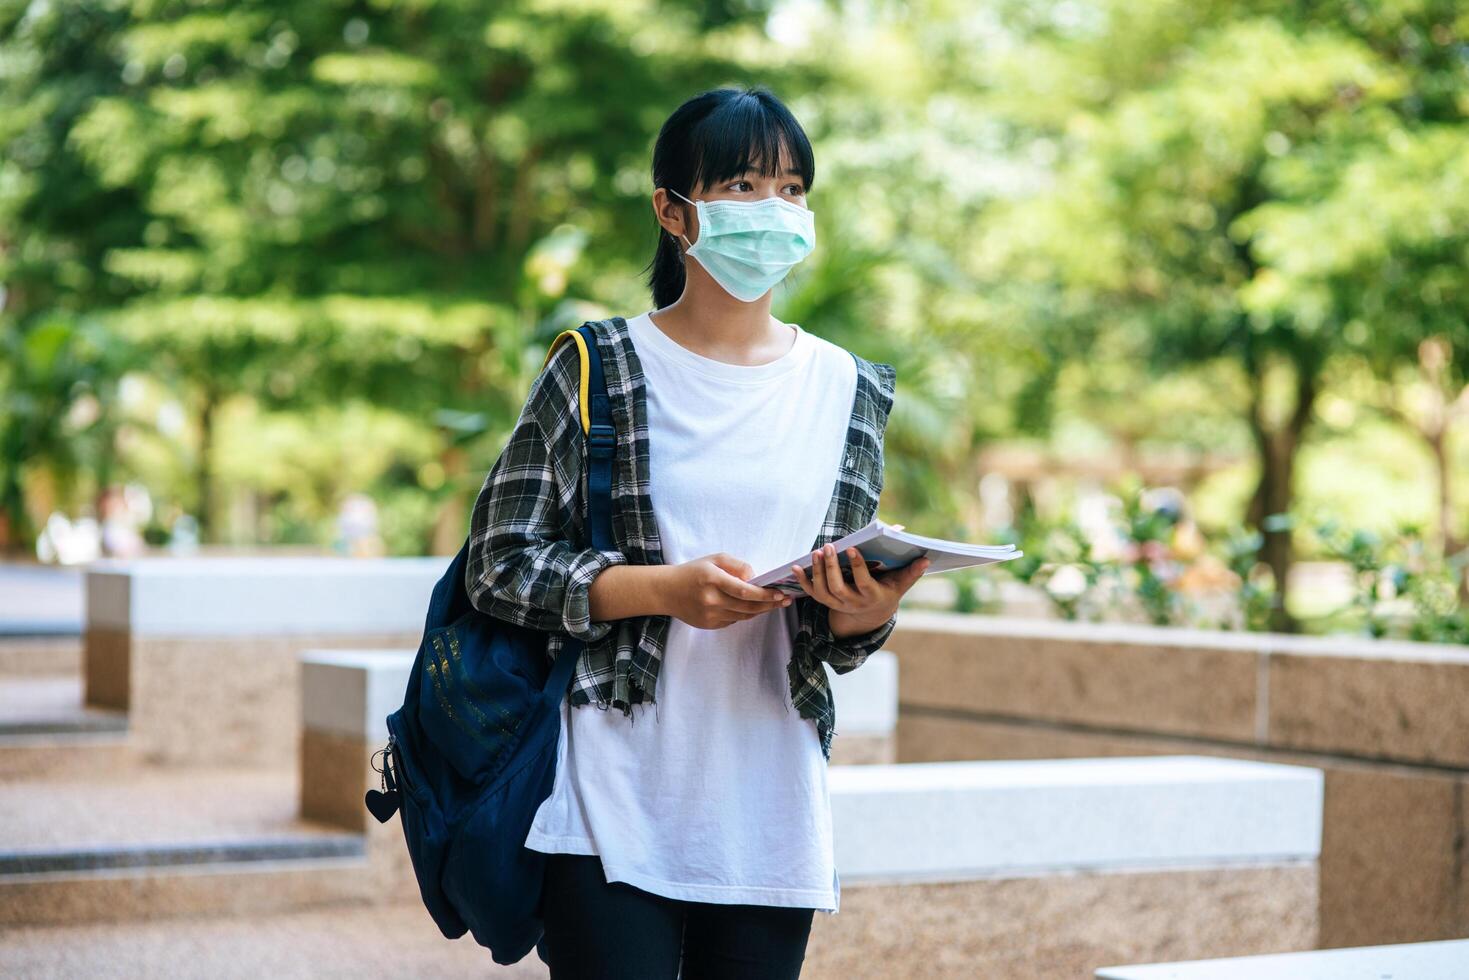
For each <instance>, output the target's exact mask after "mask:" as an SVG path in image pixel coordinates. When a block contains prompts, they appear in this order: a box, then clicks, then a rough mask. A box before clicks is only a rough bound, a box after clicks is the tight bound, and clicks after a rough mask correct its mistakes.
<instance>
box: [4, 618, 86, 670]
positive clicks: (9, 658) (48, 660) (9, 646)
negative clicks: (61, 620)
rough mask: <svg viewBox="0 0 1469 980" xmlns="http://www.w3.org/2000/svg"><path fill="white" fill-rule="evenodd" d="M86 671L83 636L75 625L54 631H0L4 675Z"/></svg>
mask: <svg viewBox="0 0 1469 980" xmlns="http://www.w3.org/2000/svg"><path fill="white" fill-rule="evenodd" d="M81 672H82V637H81V634H80V633H79V632H78V631H77V630H76V628H75V627H73V626H66V627H64V628H58V629H56V630H53V631H50V632H25V633H6V632H4V631H3V630H0V678H8V677H26V676H36V675H40V676H47V675H51V676H62V677H76V676H80V675H81Z"/></svg>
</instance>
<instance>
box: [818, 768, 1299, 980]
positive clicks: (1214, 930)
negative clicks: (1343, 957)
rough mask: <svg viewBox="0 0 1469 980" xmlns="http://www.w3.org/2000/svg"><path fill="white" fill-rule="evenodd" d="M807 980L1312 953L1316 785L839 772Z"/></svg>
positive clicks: (1293, 775) (1067, 772)
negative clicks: (835, 889) (828, 897)
mask: <svg viewBox="0 0 1469 980" xmlns="http://www.w3.org/2000/svg"><path fill="white" fill-rule="evenodd" d="M829 785H830V788H831V797H832V815H833V824H834V828H833V829H834V833H835V838H836V842H835V843H836V860H837V868H838V873H839V874H840V876H841V879H842V884H843V894H842V901H841V907H840V909H839V911H838V913H837V914H836V915H834V916H827V915H822V914H818V915H817V916H816V919H815V922H814V924H813V930H812V935H811V941H810V946H809V951H808V954H807V964H808V972H809V974H810V975H811V976H816V977H825V976H831V977H842V978H844V980H851V978H855V977H879V976H907V975H922V976H925V977H950V976H952V977H975V976H986V977H989V976H993V977H1006V978H1007V980H1024V978H1030V977H1034V978H1050V977H1059V976H1085V975H1088V974H1089V973H1090V971H1093V970H1095V969H1097V968H1098V967H1099V966H1101V965H1103V964H1106V963H1115V962H1118V961H1121V960H1128V959H1132V960H1140V959H1146V958H1148V957H1149V956H1151V955H1153V954H1149V953H1142V955H1138V954H1139V953H1140V952H1141V951H1143V950H1152V951H1155V952H1156V954H1158V956H1160V957H1161V956H1165V955H1172V954H1176V953H1178V952H1180V951H1187V952H1186V953H1185V955H1192V956H1208V955H1227V954H1233V953H1251V952H1263V951H1275V950H1280V949H1311V948H1313V947H1314V946H1315V945H1316V933H1317V917H1316V904H1317V901H1316V900H1317V858H1318V855H1319V853H1320V845H1321V805H1322V776H1321V773H1320V771H1319V770H1316V769H1312V768H1309V767H1297V766H1283V765H1275V764H1268V763H1257V762H1248V761H1243V760H1234V759H1220V758H1212V757H1207V756H1154V757H1145V758H1114V759H1058V760H1040V761H996V762H935V763H904V764H897V765H871V766H833V767H832V768H831V770H830V783H829Z"/></svg>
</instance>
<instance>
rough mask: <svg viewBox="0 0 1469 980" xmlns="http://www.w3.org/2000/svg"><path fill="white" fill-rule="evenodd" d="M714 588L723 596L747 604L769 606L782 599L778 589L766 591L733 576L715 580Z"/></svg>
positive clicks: (782, 596) (782, 594) (782, 595)
mask: <svg viewBox="0 0 1469 980" xmlns="http://www.w3.org/2000/svg"><path fill="white" fill-rule="evenodd" d="M714 584H715V586H716V587H717V588H718V589H719V591H721V592H723V593H724V594H725V595H727V596H730V597H732V598H735V599H743V600H745V601H747V602H761V603H764V604H765V605H767V606H768V605H770V604H771V603H773V602H779V601H780V600H781V599H782V598H784V595H785V594H784V593H783V592H781V591H780V590H779V589H767V588H763V587H761V586H758V585H751V584H750V583H749V582H745V581H742V580H740V579H738V578H735V577H734V576H733V575H725V576H722V577H720V578H717V579H715V581H714Z"/></svg>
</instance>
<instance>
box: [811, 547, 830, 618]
mask: <svg viewBox="0 0 1469 980" xmlns="http://www.w3.org/2000/svg"><path fill="white" fill-rule="evenodd" d="M825 550H826V549H825V548H818V549H817V550H815V551H813V552H812V553H811V594H812V595H813V596H815V598H816V601H817V602H819V603H821V604H822V605H823V606H830V605H834V604H835V603H836V597H835V596H833V595H832V594H831V590H830V589H828V588H827V587H826V580H827V578H828V576H827V573H826V556H825V555H823V554H822V552H823V551H825Z"/></svg>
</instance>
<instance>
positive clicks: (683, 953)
mask: <svg viewBox="0 0 1469 980" xmlns="http://www.w3.org/2000/svg"><path fill="white" fill-rule="evenodd" d="M542 903H543V904H542V918H543V920H544V922H545V927H546V932H545V936H544V937H543V938H542V940H541V942H542V945H543V947H544V952H545V959H546V962H547V963H548V964H549V966H550V967H551V980H581V978H584V977H587V978H590V977H595V978H598V980H621V978H626V980H674V978H676V977H681V978H682V980H711V978H726V977H728V978H735V977H738V978H740V980H767V978H769V980H775V978H794V977H799V976H800V975H801V963H802V961H803V960H805V958H806V939H807V937H808V936H809V935H810V932H811V918H812V916H813V914H814V913H815V909H805V908H781V907H776V906H770V905H726V904H720V903H716V902H686V901H681V900H679V899H676V898H666V897H664V896H662V895H654V894H651V893H649V892H645V891H643V890H642V889H641V888H636V887H634V886H632V885H630V884H628V883H627V882H625V881H613V882H609V881H607V877H606V875H605V874H604V873H603V871H602V859H601V858H600V857H598V856H597V855H595V854H547V855H546V884H545V891H544V893H543V897H542ZM680 967H681V968H682V972H680Z"/></svg>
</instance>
